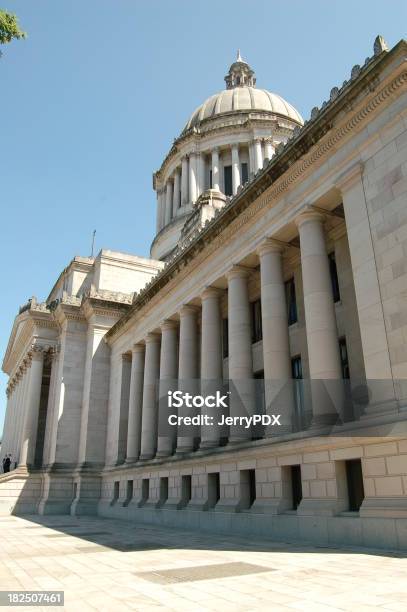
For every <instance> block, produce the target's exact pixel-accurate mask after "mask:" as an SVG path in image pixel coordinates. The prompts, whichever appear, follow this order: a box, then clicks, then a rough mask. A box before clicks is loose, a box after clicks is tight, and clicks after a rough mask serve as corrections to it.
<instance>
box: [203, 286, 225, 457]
mask: <svg viewBox="0 0 407 612" xmlns="http://www.w3.org/2000/svg"><path fill="white" fill-rule="evenodd" d="M221 295H222V292H221V291H220V290H219V289H216V288H215V287H208V288H207V289H205V290H204V291H203V293H202V294H201V300H202V341H201V394H202V395H203V396H206V395H213V394H214V393H216V390H218V389H219V386H220V383H221V382H222V380H223V356H222V316H221V311H220V297H221ZM218 412H219V411H218V409H216V408H205V407H203V408H202V413H203V414H207V415H208V417H211V418H212V425H202V427H201V445H200V448H211V447H214V446H218V445H219V442H220V428H219V426H218V425H217V419H218V416H219V414H218Z"/></svg>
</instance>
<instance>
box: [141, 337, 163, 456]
mask: <svg viewBox="0 0 407 612" xmlns="http://www.w3.org/2000/svg"><path fill="white" fill-rule="evenodd" d="M145 342H146V356H145V365H144V383H143V415H142V420H141V454H140V459H141V460H146V459H152V458H153V457H154V456H155V453H156V450H157V416H158V406H157V397H158V396H157V383H158V379H159V376H160V336H159V335H157V334H153V333H150V334H148V335H147V337H146V341H145Z"/></svg>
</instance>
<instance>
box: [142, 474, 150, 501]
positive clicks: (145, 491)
mask: <svg viewBox="0 0 407 612" xmlns="http://www.w3.org/2000/svg"><path fill="white" fill-rule="evenodd" d="M149 494H150V479H149V478H143V480H142V481H141V501H142V502H143V503H145V502H146V501H147V500H148V496H149Z"/></svg>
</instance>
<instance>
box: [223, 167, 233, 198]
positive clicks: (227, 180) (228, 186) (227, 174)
mask: <svg viewBox="0 0 407 612" xmlns="http://www.w3.org/2000/svg"><path fill="white" fill-rule="evenodd" d="M223 178H224V184H225V195H227V196H231V195H233V185H232V166H225V167H224V168H223Z"/></svg>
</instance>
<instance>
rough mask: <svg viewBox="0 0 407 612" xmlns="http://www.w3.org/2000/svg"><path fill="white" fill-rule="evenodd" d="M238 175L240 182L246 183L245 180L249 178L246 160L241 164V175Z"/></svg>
mask: <svg viewBox="0 0 407 612" xmlns="http://www.w3.org/2000/svg"><path fill="white" fill-rule="evenodd" d="M240 176H241V181H240V182H241V183H242V185H244V184H245V183H247V181H248V180H249V168H248V166H247V163H246V162H244V163H243V164H241V175H240Z"/></svg>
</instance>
